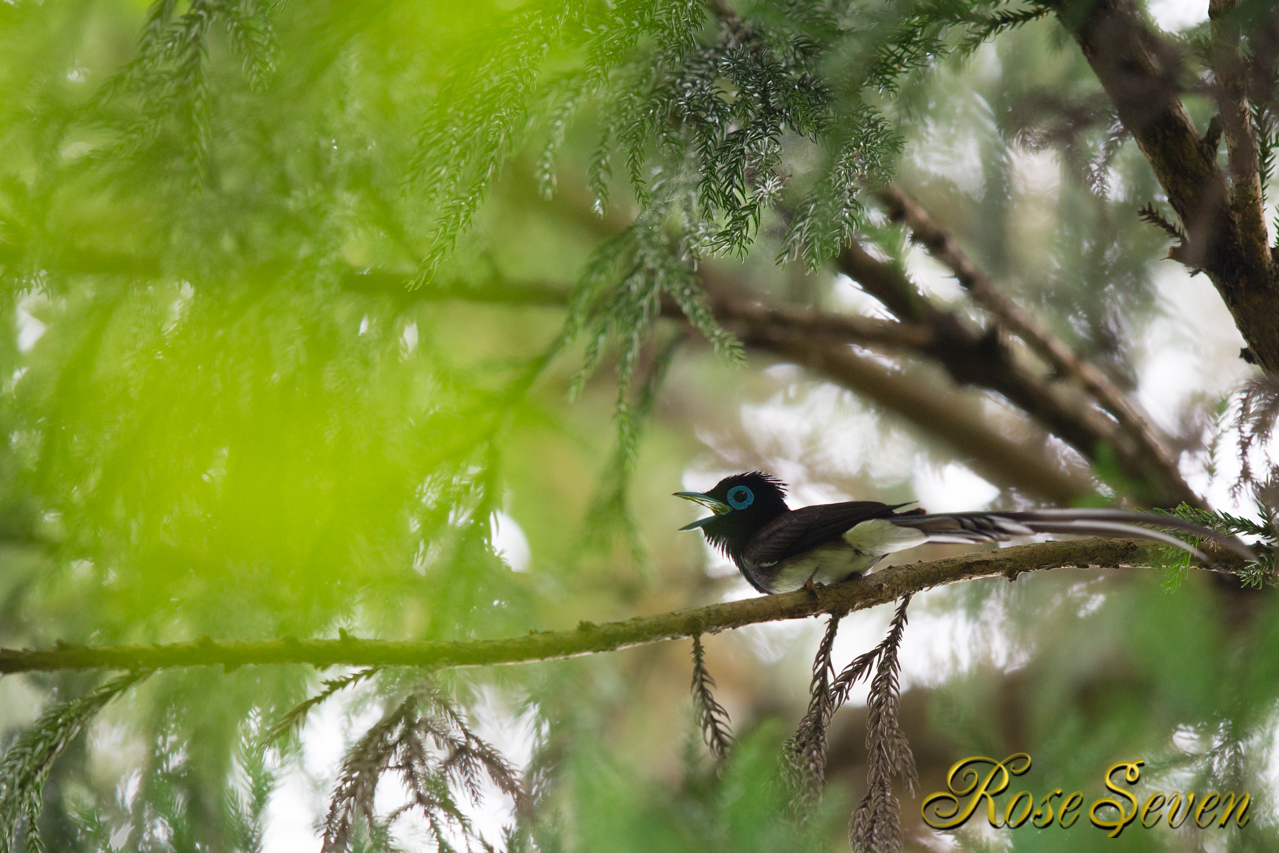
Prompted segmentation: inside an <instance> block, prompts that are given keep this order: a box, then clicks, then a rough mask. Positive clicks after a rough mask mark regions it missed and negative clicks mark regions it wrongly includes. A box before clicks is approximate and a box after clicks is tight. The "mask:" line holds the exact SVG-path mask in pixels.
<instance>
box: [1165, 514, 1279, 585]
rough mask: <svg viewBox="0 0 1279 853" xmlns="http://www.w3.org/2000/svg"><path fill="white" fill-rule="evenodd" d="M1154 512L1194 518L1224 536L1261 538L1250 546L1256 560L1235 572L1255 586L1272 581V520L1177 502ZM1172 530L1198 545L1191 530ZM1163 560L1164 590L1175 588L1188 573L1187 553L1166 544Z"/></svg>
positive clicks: (1273, 571) (1274, 546) (1188, 555)
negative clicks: (1167, 508) (1188, 531)
mask: <svg viewBox="0 0 1279 853" xmlns="http://www.w3.org/2000/svg"><path fill="white" fill-rule="evenodd" d="M1155 512H1157V513H1162V514H1166V515H1173V516H1176V517H1177V518H1183V519H1186V520H1187V521H1193V522H1195V523H1197V524H1202V525H1203V526H1205V527H1209V528H1212V529H1213V530H1216V531H1218V532H1219V533H1224V534H1226V535H1227V536H1237V535H1239V534H1243V535H1245V536H1256V537H1258V538H1260V539H1261V542H1260V543H1258V544H1257V545H1254V546H1253V550H1254V551H1256V553H1257V558H1258V559H1257V562H1255V563H1249V564H1247V565H1246V566H1244V567H1243V568H1242V569H1240V570H1239V572H1238V575H1239V580H1240V582H1241V583H1243V585H1244V586H1251V587H1256V588H1258V589H1259V588H1261V587H1262V586H1264V585H1265V584H1266V583H1267V582H1273V581H1274V579H1275V574H1276V573H1275V551H1276V539H1277V536H1276V530H1275V528H1274V526H1273V524H1271V523H1263V522H1259V521H1255V520H1253V519H1250V518H1245V517H1244V516H1240V515H1233V514H1231V513H1228V512H1222V511H1220V510H1215V509H1201V508H1200V507H1194V506H1190V505H1189V504H1185V503H1183V504H1179V505H1178V506H1177V508H1176V509H1174V510H1172V511H1171V512H1168V511H1167V510H1162V509H1156V510H1155ZM1173 533H1174V534H1175V535H1178V536H1180V537H1181V538H1183V539H1185V540H1186V541H1188V542H1190V544H1192V545H1196V546H1197V545H1198V544H1199V540H1198V539H1197V538H1195V537H1194V536H1192V535H1190V534H1187V533H1184V532H1182V533H1177V532H1176V531H1173ZM1164 560H1165V563H1164V581H1163V588H1164V590H1165V591H1167V592H1176V591H1177V590H1178V589H1179V588H1180V586H1181V584H1182V582H1183V581H1185V580H1186V578H1187V577H1188V576H1189V573H1190V554H1189V553H1187V552H1185V551H1182V550H1180V549H1173V548H1169V549H1167V551H1166V552H1165V554H1164Z"/></svg>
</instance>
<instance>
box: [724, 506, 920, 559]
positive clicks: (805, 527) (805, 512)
mask: <svg viewBox="0 0 1279 853" xmlns="http://www.w3.org/2000/svg"><path fill="white" fill-rule="evenodd" d="M904 506H906V504H883V503H880V502H879V501H848V502H847V503H838V504H821V505H819V506H806V507H802V508H800V509H796V510H792V511H791V512H786V513H782V514H781V515H779V516H778V517H777V518H775V519H773V520H772V521H770V522H769V523H768V524H765V525H764V526H763V527H761V528H760V529H759V530H758V531H756V533H755V535H754V536H752V537H751V540H750V542H748V543H747V544H746V550H745V552H744V553H743V555H742V556H743V557H745V559H746V560H747V561H748V562H750V563H752V564H754V565H757V566H767V565H770V564H772V563H778V562H781V561H782V560H786V559H789V558H790V557H794V556H796V555H798V554H802V553H804V552H805V551H808V550H811V549H813V548H816V547H817V546H818V545H825V544H826V543H827V542H835V541H838V540H839V539H840V538H841V537H842V536H843V535H844V533H845V531H847V530H849V529H851V528H853V527H855V526H857V525H858V524H860V523H861V522H863V521H868V520H870V519H872V518H888V517H889V516H892V515H896V514H897V510H899V509H901V508H902V507H904ZM917 512H918V513H922V512H923V510H915V511H912V512H911V513H903V514H910V515H913V514H915V513H917Z"/></svg>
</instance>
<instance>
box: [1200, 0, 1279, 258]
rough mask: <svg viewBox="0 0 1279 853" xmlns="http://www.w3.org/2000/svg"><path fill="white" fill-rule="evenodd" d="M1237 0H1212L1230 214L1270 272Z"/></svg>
mask: <svg viewBox="0 0 1279 853" xmlns="http://www.w3.org/2000/svg"><path fill="white" fill-rule="evenodd" d="M1238 5H1239V4H1238V2H1237V0H1210V2H1209V3H1208V14H1209V17H1210V18H1211V19H1212V47H1213V50H1212V65H1213V70H1214V74H1215V76H1216V80H1215V84H1216V85H1214V86H1213V92H1214V94H1215V95H1216V99H1217V109H1218V114H1219V115H1220V116H1221V126H1222V132H1223V134H1224V136H1225V139H1226V161H1227V163H1228V164H1229V169H1230V217H1231V221H1232V224H1233V225H1234V227H1235V229H1236V230H1237V232H1238V234H1239V241H1240V244H1241V246H1242V248H1243V249H1244V251H1245V254H1246V256H1247V257H1249V258H1253V259H1255V260H1256V262H1258V263H1259V264H1260V265H1261V269H1260V270H1258V272H1259V273H1260V274H1262V275H1264V276H1265V277H1266V278H1270V276H1271V274H1272V271H1271V270H1270V265H1271V264H1270V262H1271V257H1270V241H1269V238H1268V236H1267V234H1266V210H1265V200H1264V199H1263V198H1262V194H1261V165H1260V160H1259V157H1258V155H1259V151H1258V148H1257V128H1256V126H1255V125H1254V123H1253V120H1252V110H1251V108H1250V107H1249V104H1248V71H1247V62H1246V60H1245V59H1244V54H1243V44H1242V41H1243V39H1242V33H1241V32H1240V31H1239V22H1238V20H1236V19H1232V15H1231V13H1232V12H1234V11H1235V10H1236V9H1237V8H1238Z"/></svg>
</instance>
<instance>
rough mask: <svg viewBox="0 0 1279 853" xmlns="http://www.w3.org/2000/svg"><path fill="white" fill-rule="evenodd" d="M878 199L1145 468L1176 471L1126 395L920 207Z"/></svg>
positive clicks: (892, 197)
mask: <svg viewBox="0 0 1279 853" xmlns="http://www.w3.org/2000/svg"><path fill="white" fill-rule="evenodd" d="M875 197H876V198H877V199H879V201H880V203H881V204H883V205H884V207H885V209H886V210H887V212H888V215H889V217H890V218H891V219H893V220H894V221H898V222H904V223H905V224H906V226H907V227H909V228H910V230H911V232H912V234H913V235H914V238H915V239H916V240H917V241H918V242H919V243H920V244H922V245H923V246H924V248H925V249H927V250H928V252H929V254H931V255H932V256H933V257H934V258H936V259H937V260H938V261H940V262H941V263H942V264H945V265H946V266H947V267H949V268H950V270H951V271H952V272H953V273H954V274H955V278H956V280H958V281H959V283H960V285H961V286H963V288H964V289H965V290H967V291H968V292H969V293H970V294H971V295H972V297H973V301H975V302H976V303H977V304H978V305H980V306H981V307H982V308H984V309H986V310H987V311H988V312H990V314H992V315H993V316H994V317H995V318H996V319H997V320H998V321H999V322H1000V323H1002V324H1003V326H1004V327H1005V328H1006V329H1007V330H1008V331H1009V332H1011V333H1012V334H1014V335H1016V336H1017V337H1019V338H1021V339H1022V340H1023V341H1024V342H1025V343H1026V345H1027V346H1028V347H1030V349H1031V350H1033V351H1034V352H1035V353H1036V354H1037V355H1038V356H1039V357H1040V358H1042V359H1044V361H1045V362H1047V363H1048V365H1049V366H1050V367H1051V368H1052V369H1053V370H1054V371H1055V372H1056V373H1057V374H1059V375H1061V376H1065V377H1069V378H1071V379H1073V380H1075V381H1076V382H1078V383H1079V385H1080V386H1081V387H1082V388H1083V389H1084V390H1085V391H1087V392H1088V393H1089V394H1090V395H1091V396H1092V398H1093V400H1094V401H1095V402H1096V403H1097V404H1098V405H1099V406H1100V407H1101V408H1102V409H1104V410H1105V411H1106V412H1108V413H1109V414H1110V415H1111V416H1112V417H1113V418H1114V419H1115V420H1116V421H1117V422H1118V424H1119V427H1120V428H1121V429H1122V430H1123V431H1124V432H1125V433H1126V434H1127V436H1128V437H1129V438H1130V439H1131V440H1132V443H1133V448H1134V451H1135V452H1136V453H1137V454H1139V455H1140V456H1141V457H1143V459H1144V463H1143V467H1148V468H1151V469H1159V468H1162V469H1164V470H1167V471H1175V470H1176V469H1177V463H1176V460H1175V459H1174V458H1173V456H1172V454H1171V452H1170V451H1169V449H1168V447H1167V442H1166V440H1165V439H1164V437H1163V435H1161V434H1160V432H1159V430H1158V429H1157V428H1156V427H1155V426H1154V425H1153V424H1151V423H1150V422H1149V421H1148V420H1147V419H1146V418H1145V417H1144V416H1143V415H1142V414H1141V412H1139V411H1138V410H1137V408H1136V407H1135V406H1133V405H1132V403H1131V401H1130V400H1129V397H1128V395H1127V394H1125V393H1124V392H1123V391H1121V390H1120V389H1119V388H1118V387H1116V386H1115V384H1114V383H1113V382H1111V381H1110V380H1109V379H1108V378H1106V376H1105V374H1103V373H1102V372H1101V371H1100V370H1098V369H1097V367H1096V366H1095V365H1093V364H1092V363H1091V362H1089V361H1087V360H1086V359H1083V358H1080V357H1079V356H1078V355H1077V354H1076V353H1075V352H1074V351H1072V350H1071V349H1070V347H1068V346H1066V344H1065V343H1064V342H1063V341H1062V340H1061V339H1060V338H1058V337H1057V336H1055V335H1053V334H1052V333H1051V332H1049V331H1048V330H1047V329H1045V328H1044V327H1043V326H1041V325H1040V324H1039V322H1038V321H1037V320H1036V319H1035V318H1034V317H1032V316H1031V315H1030V314H1029V313H1028V312H1027V311H1025V310H1023V309H1022V307H1021V306H1020V305H1017V304H1016V303H1015V302H1013V301H1012V300H1010V299H1008V298H1006V297H1005V296H1004V295H1003V294H1002V293H1000V292H999V290H998V288H996V287H995V284H994V282H993V281H991V280H990V277H989V276H987V275H986V273H985V272H983V271H982V270H981V268H979V267H978V266H977V265H976V264H975V263H973V262H972V260H971V259H969V257H968V256H967V255H966V254H965V253H964V251H963V249H961V248H960V247H959V245H958V244H957V243H956V242H955V240H954V239H953V238H952V237H951V236H950V234H949V233H948V232H947V231H946V230H945V229H944V228H942V227H941V226H940V225H938V224H937V222H936V221H935V220H934V219H933V218H932V216H930V215H929V213H928V211H927V210H925V209H924V208H923V207H922V206H920V204H919V203H918V202H916V201H915V200H914V199H912V198H910V197H909V196H907V195H906V194H905V193H903V192H902V191H900V190H898V189H896V188H893V187H882V188H879V189H877V190H876V191H875Z"/></svg>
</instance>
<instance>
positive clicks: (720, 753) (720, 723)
mask: <svg viewBox="0 0 1279 853" xmlns="http://www.w3.org/2000/svg"><path fill="white" fill-rule="evenodd" d="M714 690H715V679H714V678H713V677H711V674H710V671H709V670H707V669H706V651H705V649H703V648H702V637H701V635H700V634H697V635H694V637H693V683H692V691H693V706H694V707H695V708H696V710H697V724H698V726H699V727H700V728H701V730H702V739H703V740H705V741H706V746H707V747H708V748H709V749H710V751H711V753H712V754H713V755H714V756H715V757H716V758H718V759H723V758H724V757H725V756H726V755H728V751H729V750H730V749H732V748H733V731H732V728H731V727H730V721H729V719H728V711H727V710H726V709H725V708H724V706H723V705H721V704H720V703H719V702H718V701H717V700H716V699H715V693H714Z"/></svg>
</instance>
